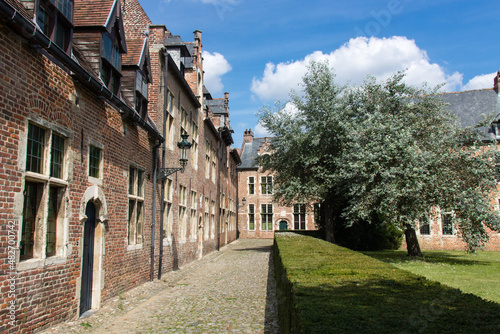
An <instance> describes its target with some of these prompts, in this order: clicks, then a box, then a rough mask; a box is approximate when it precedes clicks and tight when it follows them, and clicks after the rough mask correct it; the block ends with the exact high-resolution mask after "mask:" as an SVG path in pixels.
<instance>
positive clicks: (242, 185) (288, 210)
mask: <svg viewBox="0 0 500 334" xmlns="http://www.w3.org/2000/svg"><path fill="white" fill-rule="evenodd" d="M265 175H272V174H269V173H260V172H259V171H257V170H240V171H239V172H238V199H239V203H240V205H242V207H241V208H240V209H239V211H238V229H239V232H240V238H243V239H254V238H256V239H258V238H273V237H274V230H278V229H279V222H280V221H282V220H285V221H287V222H288V229H289V230H293V229H294V220H293V207H286V206H282V205H279V204H277V203H273V196H272V195H262V194H261V184H260V181H261V180H260V177H261V176H265ZM248 177H254V180H255V194H254V195H250V194H248ZM243 198H245V200H246V204H245V205H243V204H242V200H243ZM249 204H254V205H255V230H249V225H248V205H249ZM261 204H273V213H274V214H273V229H274V230H273V231H266V230H262V229H261V215H260V213H261ZM315 229H317V227H316V224H315V222H314V212H313V209H312V207H307V208H306V230H315Z"/></svg>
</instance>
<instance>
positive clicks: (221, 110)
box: [205, 98, 227, 114]
mask: <svg viewBox="0 0 500 334" xmlns="http://www.w3.org/2000/svg"><path fill="white" fill-rule="evenodd" d="M205 104H206V105H207V106H209V107H210V110H212V112H213V113H214V114H227V111H226V100H225V99H224V98H220V99H213V100H208V99H206V100H205Z"/></svg>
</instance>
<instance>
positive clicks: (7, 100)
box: [0, 0, 240, 333]
mask: <svg viewBox="0 0 500 334" xmlns="http://www.w3.org/2000/svg"><path fill="white" fill-rule="evenodd" d="M0 42H1V43H0V45H1V46H0V76H1V78H2V80H1V81H0V110H1V113H0V124H1V125H0V128H1V131H0V142H1V143H2V145H0V152H1V153H0V186H1V190H2V191H1V193H0V196H1V202H2V203H3V204H2V210H1V211H0V285H1V290H0V291H1V292H0V331H1V332H7V333H17V332H21V330H23V331H24V332H33V331H35V330H40V329H43V328H46V327H48V326H50V325H52V324H55V323H57V322H60V321H64V320H67V319H71V318H74V317H78V316H80V315H81V314H84V313H85V312H87V311H88V310H92V309H96V308H99V307H100V305H101V304H102V302H104V301H106V300H107V299H109V298H112V297H113V296H116V295H118V294H119V293H120V292H122V291H125V290H128V289H130V288H132V287H135V286H137V285H139V284H141V283H144V282H146V281H148V280H151V279H153V278H155V277H158V276H160V275H161V273H162V272H166V271H169V270H172V269H174V268H176V267H178V266H180V265H182V264H185V263H187V262H189V261H192V260H194V259H196V258H197V257H199V256H203V255H204V254H207V253H209V252H212V251H214V250H216V249H218V248H219V247H220V246H221V245H224V244H226V243H229V242H231V241H233V240H235V238H236V206H235V202H236V187H237V182H236V172H235V171H236V165H237V164H238V163H239V162H240V160H239V155H238V154H237V152H236V151H235V150H232V149H231V148H230V144H231V143H232V138H231V130H230V127H229V119H228V116H229V111H228V110H229V107H228V97H227V95H226V96H225V97H224V98H222V99H212V98H211V97H210V96H209V94H205V95H204V94H203V69H202V58H201V32H198V31H197V32H195V40H194V42H191V43H183V42H182V40H180V38H178V37H176V36H172V34H171V33H170V32H169V31H168V30H167V29H166V28H165V27H164V26H154V25H152V23H151V22H150V20H149V18H148V17H147V15H146V14H145V13H144V11H143V9H142V7H141V6H140V4H139V2H138V1H132V0H127V1H118V0H86V1H83V0H74V1H73V0H55V1H54V0H50V1H49V0H28V1H19V0H0ZM209 100H216V101H219V102H220V101H222V105H223V108H224V112H223V113H219V112H214V111H212V109H214V107H213V106H212V104H211V103H212V102H208V103H207V102H206V101H209ZM181 134H188V135H189V142H190V143H191V148H190V150H189V155H188V162H187V165H186V166H185V170H184V173H180V172H177V173H174V174H171V175H169V176H166V175H165V169H166V168H170V167H179V165H180V161H179V157H180V156H179V148H178V147H177V142H179V141H180V140H181ZM207 157H208V158H209V160H208V163H206V160H205V159H206V158H207ZM164 168H165V169H164ZM157 176H159V177H157Z"/></svg>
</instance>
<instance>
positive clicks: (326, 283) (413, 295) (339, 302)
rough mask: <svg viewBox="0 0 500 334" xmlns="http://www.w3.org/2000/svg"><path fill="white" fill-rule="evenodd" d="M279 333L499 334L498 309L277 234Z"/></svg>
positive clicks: (330, 247)
mask: <svg viewBox="0 0 500 334" xmlns="http://www.w3.org/2000/svg"><path fill="white" fill-rule="evenodd" d="M274 261H275V275H276V281H277V284H278V313H279V318H280V326H281V332H282V333H356V334H357V333H500V318H499V314H500V305H499V304H496V303H493V302H488V301H485V300H483V299H481V298H479V297H477V296H474V295H471V294H464V293H461V292H460V290H457V289H453V288H450V287H447V286H445V285H441V284H440V283H438V282H433V281H429V280H427V279H425V278H424V277H421V276H418V275H414V274H411V273H410V272H407V271H404V270H401V269H397V268H396V267H393V266H391V265H389V264H386V263H383V262H381V261H378V260H376V259H373V258H371V257H368V256H365V255H363V254H360V253H357V252H355V251H351V250H349V249H347V248H343V247H340V246H337V245H334V244H331V243H328V242H326V241H323V240H320V239H316V238H313V237H309V236H303V235H298V234H295V233H292V232H277V233H275V243H274Z"/></svg>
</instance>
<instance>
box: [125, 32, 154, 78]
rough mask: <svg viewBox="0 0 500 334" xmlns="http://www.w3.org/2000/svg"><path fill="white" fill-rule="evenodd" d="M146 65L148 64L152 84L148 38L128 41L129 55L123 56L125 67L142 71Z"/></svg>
mask: <svg viewBox="0 0 500 334" xmlns="http://www.w3.org/2000/svg"><path fill="white" fill-rule="evenodd" d="M146 62H147V63H146ZM144 63H146V67H147V72H148V82H151V81H152V77H151V58H150V56H149V41H148V38H147V37H145V38H143V39H127V53H126V54H123V56H122V64H123V66H130V67H136V68H141V69H142V68H143V66H144Z"/></svg>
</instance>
